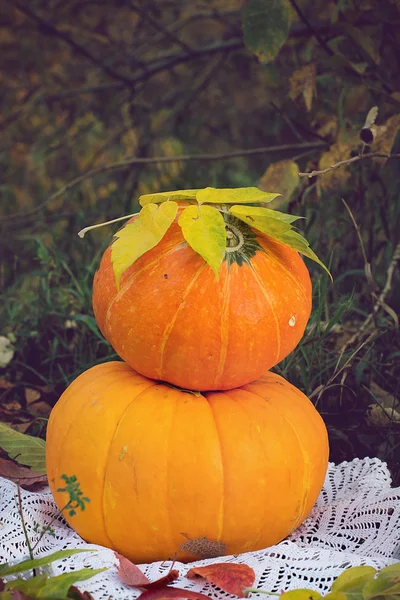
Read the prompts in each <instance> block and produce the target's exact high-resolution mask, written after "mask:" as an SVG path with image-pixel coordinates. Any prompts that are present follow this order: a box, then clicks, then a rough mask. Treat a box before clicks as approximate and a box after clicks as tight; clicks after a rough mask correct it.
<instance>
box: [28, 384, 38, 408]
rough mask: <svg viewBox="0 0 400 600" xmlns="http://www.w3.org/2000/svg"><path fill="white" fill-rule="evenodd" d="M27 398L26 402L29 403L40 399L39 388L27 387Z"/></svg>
mask: <svg viewBox="0 0 400 600" xmlns="http://www.w3.org/2000/svg"><path fill="white" fill-rule="evenodd" d="M24 391H25V400H26V403H27V404H28V406H29V404H32V402H36V400H39V398H40V392H38V391H37V390H33V389H32V388H25V390H24Z"/></svg>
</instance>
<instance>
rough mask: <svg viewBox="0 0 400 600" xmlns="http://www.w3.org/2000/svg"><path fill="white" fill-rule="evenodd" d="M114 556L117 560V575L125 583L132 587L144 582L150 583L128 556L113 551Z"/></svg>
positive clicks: (140, 585)
mask: <svg viewBox="0 0 400 600" xmlns="http://www.w3.org/2000/svg"><path fill="white" fill-rule="evenodd" d="M115 556H116V557H117V558H118V560H119V566H118V577H119V578H120V580H121V581H122V583H125V585H130V586H133V587H142V586H143V585H144V584H147V583H150V580H149V579H148V578H147V577H146V575H145V574H144V573H143V572H142V571H141V570H140V569H139V567H137V566H136V565H135V564H134V563H133V562H131V561H130V560H129V559H128V558H125V556H123V555H122V554H119V553H118V552H115Z"/></svg>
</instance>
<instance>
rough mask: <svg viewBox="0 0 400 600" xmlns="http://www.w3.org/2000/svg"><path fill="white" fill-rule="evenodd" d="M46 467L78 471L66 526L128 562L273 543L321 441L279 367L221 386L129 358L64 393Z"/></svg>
mask: <svg viewBox="0 0 400 600" xmlns="http://www.w3.org/2000/svg"><path fill="white" fill-rule="evenodd" d="M46 452H47V473H48V479H49V485H50V488H51V491H52V493H53V496H54V499H55V501H56V503H57V504H58V506H59V507H60V508H61V507H63V506H65V504H66V501H67V500H68V498H67V496H66V494H65V492H57V491H56V490H57V488H60V487H63V485H64V484H63V481H62V480H61V475H63V474H67V475H68V476H71V475H76V476H77V478H78V481H79V484H80V488H81V490H82V492H83V495H84V496H88V497H89V498H90V503H89V504H87V505H86V508H85V510H84V511H80V510H78V511H77V515H76V516H73V517H69V516H68V515H67V514H65V513H64V516H65V518H66V519H67V521H68V522H69V523H70V525H71V526H72V527H73V528H74V529H75V530H76V531H77V532H78V533H79V535H80V536H82V537H83V538H84V539H85V540H86V541H88V542H90V543H96V544H100V545H104V546H107V547H109V548H112V549H114V550H116V551H118V552H119V553H121V554H123V555H124V556H126V557H127V558H129V559H131V560H132V561H134V562H136V563H141V562H144V563H147V562H151V561H156V560H165V559H168V558H172V557H174V556H175V553H176V558H177V559H178V560H182V561H190V560H195V559H196V558H197V556H196V555H193V554H191V553H190V552H189V551H184V550H183V549H182V544H184V543H185V542H188V540H197V539H199V538H207V540H210V542H211V546H212V543H214V544H215V543H216V542H219V547H221V544H223V545H224V546H223V547H224V548H225V554H237V553H241V552H248V551H253V550H257V549H261V548H265V547H268V546H271V545H273V544H275V543H277V542H279V541H280V540H282V539H283V538H285V537H286V536H287V535H288V534H289V533H290V532H291V531H293V530H294V529H296V528H297V527H298V526H299V525H300V524H301V523H302V522H303V521H304V519H305V518H306V517H307V516H308V515H309V513H310V511H311V509H312V507H313V505H314V503H315V501H316V499H317V497H318V494H319V492H320V490H321V488H322V485H323V482H324V478H325V474H326V470H327V464H328V438H327V433H326V428H325V425H324V423H323V420H322V418H321V417H320V415H319V414H318V412H317V410H316V409H315V408H314V406H313V404H312V403H311V402H310V400H309V399H308V398H307V397H306V396H305V395H304V394H303V393H302V392H300V391H299V390H298V389H297V388H295V387H294V386H292V385H291V384H289V383H288V382H287V381H285V380H284V379H283V378H282V377H280V376H279V375H276V374H274V373H271V372H267V373H266V374H265V375H264V376H263V377H262V378H261V379H259V380H258V381H256V382H254V383H251V384H249V385H246V386H243V387H242V388H240V389H234V390H229V391H227V392H224V391H221V392H207V393H204V394H197V395H196V394H193V393H191V392H187V391H183V390H177V389H174V388H171V387H170V386H168V385H167V384H163V383H159V382H156V381H152V380H149V379H147V378H145V377H143V376H141V375H139V374H138V373H136V372H135V371H133V370H132V369H131V368H130V367H129V366H128V365H127V364H126V363H122V362H109V363H104V364H101V365H97V366H95V367H93V368H91V369H89V370H88V371H86V372H85V373H83V374H82V375H80V376H79V377H78V378H77V379H76V380H75V381H74V382H73V383H72V384H71V385H70V386H69V387H68V388H67V390H66V391H65V392H64V394H63V395H62V396H61V398H60V400H59V401H58V402H57V404H56V406H55V407H54V408H53V411H52V413H51V415H50V419H49V423H48V429H47V444H46Z"/></svg>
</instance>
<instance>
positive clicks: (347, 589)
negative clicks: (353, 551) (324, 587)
mask: <svg viewBox="0 0 400 600" xmlns="http://www.w3.org/2000/svg"><path fill="white" fill-rule="evenodd" d="M375 574H376V569H374V567H368V566H361V567H352V568H351V569H346V571H343V573H342V574H341V575H339V577H337V579H335V581H334V582H333V583H332V587H331V590H332V592H344V593H345V594H349V593H352V594H360V598H362V590H363V587H364V585H365V584H366V583H367V582H368V581H371V580H372V579H373V578H374V577H375Z"/></svg>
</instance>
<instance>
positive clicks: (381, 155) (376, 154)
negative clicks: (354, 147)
mask: <svg viewBox="0 0 400 600" xmlns="http://www.w3.org/2000/svg"><path fill="white" fill-rule="evenodd" d="M364 158H400V152H398V153H396V154H384V153H383V152H368V153H367V154H357V156H353V158H348V159H347V160H341V161H340V162H338V163H336V164H335V165H331V166H330V167H327V168H326V169H322V171H310V172H309V173H299V177H316V176H317V175H325V173H329V171H333V169H338V168H339V167H343V166H344V165H350V164H352V163H355V162H357V161H359V160H363V159H364Z"/></svg>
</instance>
